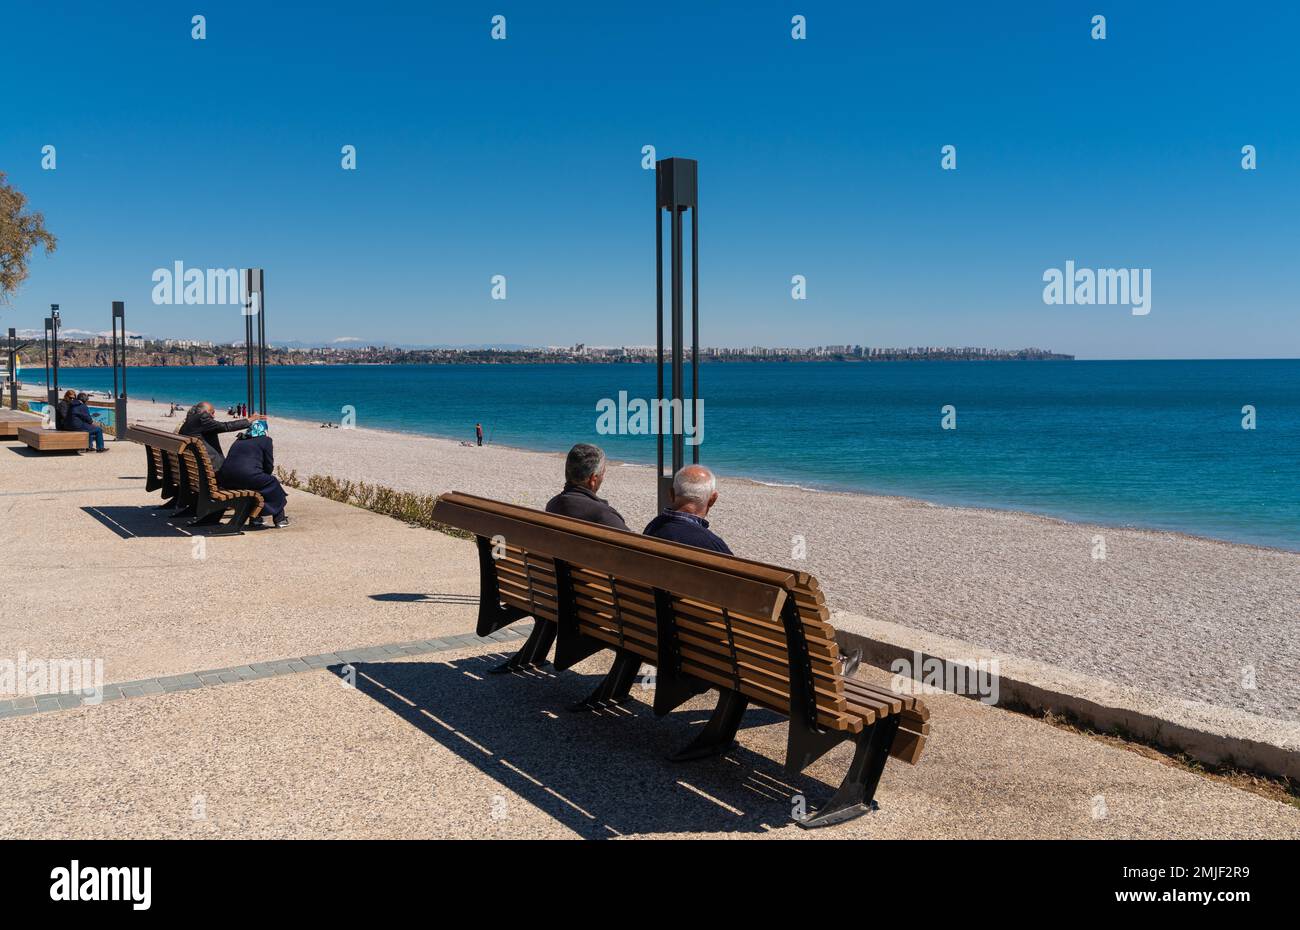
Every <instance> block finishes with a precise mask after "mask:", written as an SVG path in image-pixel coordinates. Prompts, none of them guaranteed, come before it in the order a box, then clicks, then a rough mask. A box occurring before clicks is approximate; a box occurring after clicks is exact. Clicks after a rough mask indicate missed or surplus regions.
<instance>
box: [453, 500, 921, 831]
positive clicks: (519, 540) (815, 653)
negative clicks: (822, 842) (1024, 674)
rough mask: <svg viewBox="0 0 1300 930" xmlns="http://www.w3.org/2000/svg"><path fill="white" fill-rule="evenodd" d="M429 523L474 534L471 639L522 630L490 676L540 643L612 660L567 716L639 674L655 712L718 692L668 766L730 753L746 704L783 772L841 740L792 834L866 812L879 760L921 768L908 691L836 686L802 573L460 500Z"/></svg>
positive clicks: (534, 653) (916, 709)
mask: <svg viewBox="0 0 1300 930" xmlns="http://www.w3.org/2000/svg"><path fill="white" fill-rule="evenodd" d="M433 519H435V520H438V521H440V522H442V523H446V524H449V525H451V526H455V527H459V528H460V529H463V530H467V531H468V532H470V533H473V534H474V535H475V537H476V538H477V541H478V553H479V582H480V594H479V618H478V634H479V635H480V636H486V635H488V634H490V633H492V632H494V631H495V630H498V629H500V628H502V627H504V626H506V625H508V624H510V623H514V622H516V621H517V620H520V619H522V618H524V617H530V616H531V617H532V618H533V621H534V623H533V631H532V634H531V635H530V636H529V637H528V640H527V641H526V642H525V643H524V645H523V647H522V648H521V649H520V650H519V652H518V653H516V655H515V656H513V657H512V658H511V659H509V660H508V661H507V662H505V663H504V664H503V665H502V666H500V668H498V669H497V671H500V672H509V671H513V670H516V669H520V668H524V667H527V666H537V665H540V664H542V663H543V662H545V660H546V656H547V654H548V652H549V651H550V648H551V645H552V644H554V645H555V660H554V665H555V667H556V668H557V669H561V670H563V669H567V668H569V667H571V666H573V665H574V664H576V663H577V662H580V661H582V660H583V659H585V658H587V657H588V656H591V655H592V654H594V653H595V652H598V651H600V650H602V649H610V650H613V652H614V655H615V658H614V663H613V666H612V667H611V669H610V671H609V673H608V674H607V675H606V676H605V679H604V680H603V681H602V682H601V684H600V685H599V686H598V687H597V688H596V690H595V691H594V692H592V694H591V695H590V696H589V697H588V698H587V699H586V700H584V701H581V702H579V703H578V704H576V705H574V706H573V707H572V708H571V709H574V710H578V709H584V708H597V707H601V706H603V705H608V704H617V703H619V702H621V701H623V700H625V699H627V697H628V694H629V692H630V689H631V687H632V684H633V682H634V681H635V680H636V676H637V673H638V671H639V669H640V667H641V665H642V664H643V663H645V664H649V665H653V666H655V668H656V675H655V692H654V713H655V715H656V716H662V715H664V714H667V713H669V712H670V711H672V710H674V709H675V708H677V707H679V706H681V705H682V704H683V703H684V702H686V701H688V700H690V699H691V698H692V697H694V696H696V695H698V694H701V693H703V692H705V691H708V690H711V689H712V690H717V691H718V692H719V698H718V703H717V706H716V708H715V709H714V711H713V715H712V716H711V717H710V718H709V721H708V723H707V724H705V726H704V727H703V729H702V730H701V732H700V734H699V735H698V736H697V737H696V738H695V739H694V740H693V741H692V742H691V743H690V745H688V746H686V747H685V748H684V749H682V750H681V751H680V752H678V753H676V754H675V755H674V756H673V757H672V758H673V759H674V760H676V761H687V760H691V759H699V758H705V757H708V756H713V755H718V754H721V753H725V752H726V751H727V750H729V749H730V748H731V747H732V746H733V745H734V740H735V735H736V732H737V730H738V728H739V726H740V720H741V716H742V715H743V713H744V711H745V709H746V708H747V707H748V705H749V704H751V703H752V704H754V705H756V706H759V707H764V708H767V709H769V710H772V711H775V712H777V713H779V714H782V715H784V716H786V717H787V718H789V729H788V736H787V744H786V762H785V765H786V769H787V771H789V772H791V773H792V774H797V773H798V772H801V771H803V770H804V769H805V768H807V767H808V766H809V765H811V764H812V763H813V762H814V761H816V760H817V759H818V758H820V757H821V756H822V755H824V754H825V753H826V752H828V751H829V750H831V749H832V748H834V747H835V746H837V745H839V744H840V743H842V742H845V741H851V742H853V743H854V745H855V751H854V755H853V761H852V762H851V763H850V765H849V770H848V773H847V774H846V775H845V777H844V781H843V783H842V784H841V785H840V787H839V789H838V790H837V791H836V793H835V795H834V796H833V797H832V798H831V799H830V800H829V801H828V802H827V803H826V804H824V805H823V806H822V807H821V808H820V809H819V810H818V811H817V813H816V814H815V815H811V816H809V817H807V818H806V819H804V820H801V821H799V823H800V824H801V825H802V826H805V827H819V826H828V825H830V824H834V823H840V822H843V821H845V820H849V819H852V818H854V817H857V816H860V815H861V814H863V813H866V812H867V811H868V810H871V809H872V808H873V807H874V806H875V800H874V796H875V790H876V786H877V784H878V782H879V779H880V775H881V772H882V771H883V769H884V766H885V761H886V759H887V758H888V757H889V756H893V757H895V758H898V759H902V760H903V761H905V762H909V763H912V764H915V763H916V762H917V761H918V760H919V758H920V756H921V752H922V750H923V749H924V747H925V741H926V738H927V736H928V734H929V729H930V725H929V723H928V718H929V711H928V710H927V709H926V708H925V705H924V704H923V703H922V702H921V701H920V700H918V699H917V698H916V697H915V696H913V695H902V694H895V693H893V692H892V691H891V690H890V689H889V688H887V687H883V686H880V685H875V684H870V683H867V682H864V681H859V680H856V679H845V678H844V677H843V675H841V673H840V668H841V663H840V655H839V648H838V646H837V645H836V642H835V630H834V629H833V628H832V627H831V625H830V623H829V622H828V619H829V617H830V611H829V609H828V608H827V607H826V603H825V599H824V597H823V595H822V593H821V591H820V589H819V587H818V584H817V580H816V579H815V578H813V577H812V576H811V575H809V574H807V573H805V572H796V571H793V570H790V569H785V568H779V567H777V566H773V565H766V564H764V563H761V562H754V561H751V560H748V559H741V558H737V557H734V556H726V555H722V554H720V553H715V552H710V551H707V550H703V549H696V548H695V547H692V546H684V545H680V544H677V543H671V542H667V541H664V540H658V539H652V538H649V537H645V536H639V535H637V534H635V533H628V532H624V531H621V530H614V529H609V528H607V527H603V526H600V525H598V524H594V523H587V522H585V521H582V520H574V519H570V518H568V517H560V516H556V515H554V514H547V513H543V512H541V511H537V510H532V509H529V508H526V507H517V506H514V505H511V504H504V503H501V502H499V501H493V500H489V499H487V498H482V497H474V496H472V495H468V494H457V493H449V494H444V495H442V496H440V497H439V498H438V500H437V502H436V503H435V505H434V510H433Z"/></svg>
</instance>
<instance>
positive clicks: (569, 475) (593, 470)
mask: <svg viewBox="0 0 1300 930" xmlns="http://www.w3.org/2000/svg"><path fill="white" fill-rule="evenodd" d="M564 480H565V481H567V482H568V483H569V484H573V485H577V486H578V487H580V488H586V489H587V490H588V491H592V492H595V491H599V490H600V485H601V482H602V481H604V480H605V453H604V451H603V450H602V449H601V448H600V446H593V445H592V444H591V443H589V442H580V443H578V444H577V445H576V446H574V447H573V448H572V449H570V450H569V455H568V457H567V458H565V460H564Z"/></svg>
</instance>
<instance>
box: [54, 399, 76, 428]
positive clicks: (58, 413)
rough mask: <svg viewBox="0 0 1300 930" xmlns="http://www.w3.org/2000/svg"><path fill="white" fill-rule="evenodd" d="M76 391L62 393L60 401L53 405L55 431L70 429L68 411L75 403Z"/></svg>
mask: <svg viewBox="0 0 1300 930" xmlns="http://www.w3.org/2000/svg"><path fill="white" fill-rule="evenodd" d="M76 399H77V392H76V391H71V390H69V391H64V392H63V397H62V399H60V400H59V402H58V403H57V404H55V405H54V428H55V429H72V427H70V426H68V411H69V410H70V409H71V408H72V405H73V403H75V402H76Z"/></svg>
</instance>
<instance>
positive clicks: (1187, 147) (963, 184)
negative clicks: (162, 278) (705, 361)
mask: <svg viewBox="0 0 1300 930" xmlns="http://www.w3.org/2000/svg"><path fill="white" fill-rule="evenodd" d="M197 12H201V13H203V14H204V15H205V16H206V17H207V38H206V39H205V40H203V41H195V40H193V39H191V37H190V31H191V24H190V17H191V16H192V15H193V14H194V13H197ZM496 13H501V14H504V15H505V16H506V17H507V30H508V31H507V35H508V38H507V39H506V40H505V41H493V40H492V39H491V38H490V36H489V30H490V20H491V17H492V16H493V14H496ZM795 13H801V14H803V15H805V16H806V17H807V23H808V38H807V40H805V41H793V40H792V39H791V37H790V18H791V16H792V15H793V14H795ZM1096 13H1102V14H1104V15H1106V17H1107V38H1106V39H1105V41H1094V40H1092V39H1091V38H1090V30H1091V24H1090V20H1091V17H1092V16H1093V14H1096ZM3 20H4V29H5V32H6V33H7V34H8V36H9V37H10V41H9V42H8V43H7V44H6V45H7V48H6V53H7V56H8V58H7V61H6V72H7V74H8V75H9V78H8V80H7V81H6V84H7V86H8V88H9V90H8V91H7V92H6V95H5V96H6V99H5V103H4V107H5V111H6V112H5V118H4V120H3V122H2V123H0V170H3V171H5V172H6V173H7V174H8V175H9V179H10V181H11V182H13V183H15V184H16V185H17V186H18V187H19V188H20V189H22V190H23V191H25V192H26V193H27V194H28V195H29V196H30V198H31V200H32V202H33V205H34V206H35V207H36V208H37V209H41V210H43V211H44V212H45V215H46V219H47V222H48V224H49V226H50V228H51V230H52V231H53V232H54V233H55V234H56V235H58V236H59V238H60V247H59V250H58V252H57V253H56V254H55V255H53V256H52V257H50V258H46V257H44V256H41V255H38V256H37V257H36V258H35V259H34V262H33V272H32V275H31V278H30V279H29V281H28V283H27V284H26V285H25V287H24V288H23V289H22V290H21V291H20V292H19V294H18V296H17V298H16V299H15V301H14V303H13V306H12V307H10V308H5V309H3V310H0V321H3V324H4V325H6V326H9V325H16V326H20V327H39V326H40V320H41V319H42V318H43V317H44V316H45V314H46V312H47V310H48V305H49V304H50V303H51V302H57V303H60V304H61V305H62V308H63V317H64V320H65V326H67V327H69V328H81V329H89V330H106V329H107V328H108V322H109V305H110V301H112V300H115V299H120V300H125V301H126V302H127V313H128V320H129V325H130V328H131V329H132V330H133V331H137V332H144V333H148V334H149V335H151V336H156V337H164V336H177V337H189V338H204V339H214V340H229V339H236V338H239V336H240V335H241V333H242V324H241V320H240V318H239V316H238V315H237V313H236V312H233V311H232V310H230V309H229V308H225V307H217V308H214V307H206V306H155V305H154V304H153V303H152V300H151V292H152V288H153V282H152V280H151V275H152V273H153V271H154V269H156V268H160V267H171V266H172V264H173V263H174V262H176V261H182V262H184V263H185V264H186V265H187V266H190V267H200V268H220V267H237V266H249V265H255V266H262V267H264V268H266V274H267V285H266V286H267V313H268V316H267V321H268V330H269V335H270V337H271V338H272V339H275V340H292V339H298V340H304V341H311V342H318V341H319V342H326V341H329V340H332V339H338V338H342V337H360V338H362V339H364V340H365V341H367V342H370V341H373V342H385V341H386V342H390V343H399V342H400V343H452V344H459V343H480V342H510V343H526V344H569V343H572V342H577V341H585V342H588V343H591V344H620V343H626V344H645V343H649V342H652V341H653V339H654V328H653V323H654V317H653V306H654V303H653V302H654V264H653V263H654V252H653V248H654V236H653V216H652V203H653V196H654V193H653V192H654V186H653V173H652V172H649V171H644V170H642V169H641V165H640V162H641V147H642V146H643V145H646V144H653V145H655V146H656V150H657V153H658V155H659V156H660V157H667V156H671V155H681V156H686V157H693V158H697V159H699V161H700V188H701V200H702V203H701V214H700V223H701V252H700V254H701V263H702V267H701V280H700V286H701V304H702V339H703V341H704V342H705V343H707V344H712V345H750V344H760V345H816V344H823V343H843V342H852V343H861V344H867V345H917V344H941V345H949V344H955V345H988V346H1001V347H1019V346H1025V345H1036V346H1042V347H1048V348H1054V349H1056V350H1058V351H1065V352H1073V353H1076V354H1078V355H1079V356H1080V357H1088V358H1171V357H1172V358H1177V357H1259V356H1270V357H1294V356H1297V355H1300V314H1297V312H1296V310H1297V306H1296V305H1297V298H1296V286H1295V269H1296V267H1297V261H1296V259H1297V249H1298V248H1300V213H1298V211H1297V207H1298V206H1300V196H1298V195H1300V102H1297V101H1298V98H1297V93H1296V89H1297V87H1300V80H1298V79H1300V73H1298V72H1300V65H1298V64H1297V62H1298V61H1300V56H1297V55H1296V54H1295V53H1294V47H1293V44H1294V36H1295V35H1296V34H1297V31H1298V29H1300V12H1297V9H1296V8H1295V7H1293V6H1282V5H1274V6H1271V8H1270V9H1268V10H1267V11H1265V10H1264V9H1263V8H1257V7H1253V6H1249V5H1235V6H1223V5H1221V4H1213V5H1211V4H1196V3H1177V4H1175V3H1150V2H1144V3H1120V2H1102V3H1097V2H1092V3H1088V4H1082V3H1074V2H1068V0H1053V2H1037V3H1028V2H1026V3H1004V4H997V3H994V4H970V3H933V4H880V3H860V4H827V3H805V2H802V0H800V2H797V3H796V2H791V3H784V4H779V5H773V4H769V3H753V2H751V3H734V4H732V3H712V2H710V3H701V2H699V0H696V2H694V3H690V2H683V3H678V2H659V3H654V4H607V3H601V4H596V3H582V2H568V3H563V4H543V3H537V2H519V0H507V2H496V0H494V2H491V3H477V2H459V3H454V4H438V3H419V4H414V3H412V4H406V3H389V2H373V3H369V4H356V3H346V4H339V3H330V2H323V3H311V4H288V3H276V4H265V3H257V4H245V3H233V2H219V3H207V2H202V3H190V4H185V5H182V4H175V3H156V4H154V3H132V4H129V5H104V4H89V3H84V4H82V3H78V4H62V3H60V4H39V5H38V4H17V3H15V2H13V0H8V2H6V9H5V10H4V14H3ZM18 75H23V76H24V77H23V78H22V79H21V80H19V79H18V78H17V76H18ZM47 144H52V145H55V146H56V149H57V159H58V161H57V165H58V166H57V169H56V170H53V171H48V170H42V168H41V149H42V146H44V145H47ZM345 144H351V145H355V146H356V147H357V166H358V167H357V170H356V171H344V170H342V169H341V168H340V159H341V155H340V149H341V147H342V146H343V145H345ZM947 144H951V145H955V146H956V147H957V170H956V171H943V170H940V167H939V162H940V148H941V147H942V146H944V145H947ZM1246 144H1251V145H1254V146H1256V147H1257V151H1258V159H1259V168H1258V170H1256V171H1243V170H1242V169H1241V154H1240V150H1241V147H1242V146H1243V145H1246ZM1067 260H1073V261H1074V262H1075V263H1076V264H1077V265H1078V266H1079V267H1087V268H1110V267H1135V268H1150V269H1151V274H1152V292H1153V293H1152V305H1151V313H1150V314H1149V315H1147V316H1134V315H1132V314H1131V313H1130V312H1129V310H1128V309H1127V308H1125V307H1116V306H1048V305H1046V304H1044V303H1043V300H1042V292H1043V286H1044V285H1043V282H1042V276H1043V273H1044V271H1045V270H1047V269H1048V268H1061V267H1064V263H1065V262H1066V261H1067ZM495 274H503V275H506V277H507V281H508V299H507V300H505V301H493V300H491V298H490V281H491V278H492V276H493V275H495ZM794 274H802V275H805V276H806V278H807V281H808V299H807V300H806V301H804V302H795V301H793V300H791V298H790V278H791V276H792V275H794Z"/></svg>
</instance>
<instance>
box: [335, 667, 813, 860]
mask: <svg viewBox="0 0 1300 930" xmlns="http://www.w3.org/2000/svg"><path fill="white" fill-rule="evenodd" d="M502 659H503V656H501V655H483V656H475V657H471V658H468V659H458V660H455V661H447V662H360V663H354V664H353V665H352V668H354V669H355V681H356V687H357V690H358V691H360V692H361V693H363V694H366V695H368V696H369V697H371V698H373V699H374V700H375V701H377V702H378V703H379V704H381V705H382V706H384V707H385V708H387V709H388V710H390V711H392V712H393V713H394V714H396V715H397V716H399V717H400V718H402V720H404V721H405V722H407V723H409V724H410V725H411V726H413V727H415V728H416V729H418V730H419V731H420V732H422V733H424V734H425V735H426V736H428V737H429V738H430V739H432V740H434V741H435V742H437V743H438V744H439V745H440V746H442V747H444V748H445V749H448V750H450V751H451V752H454V753H455V754H456V755H457V756H459V757H460V758H461V759H463V760H465V761H466V762H469V763H471V764H472V765H474V766H475V767H476V768H477V769H479V771H481V772H483V773H484V774H486V775H488V776H489V777H491V778H492V779H494V780H495V781H497V782H499V783H500V784H501V785H503V786H504V787H506V788H508V789H510V790H511V791H513V792H515V793H516V794H518V795H519V796H520V797H521V798H523V799H524V800H525V801H526V802H527V803H528V804H531V805H533V806H534V807H536V808H538V809H539V810H541V811H543V812H544V813H546V814H548V815H549V816H551V817H553V818H554V819H555V820H557V821H559V822H560V823H562V824H564V825H565V826H566V827H568V828H570V829H571V830H573V831H574V832H575V833H577V834H579V835H580V836H582V837H584V838H587V839H611V838H615V837H620V836H629V835H654V834H673V833H761V832H766V831H768V830H770V829H773V828H778V827H783V826H788V825H789V824H790V822H791V819H792V813H793V802H792V797H793V796H794V795H796V794H802V795H803V796H804V797H806V798H809V799H816V800H818V801H820V800H821V799H822V798H824V797H826V796H828V795H829V794H830V793H831V791H832V790H833V786H830V785H827V784H825V783H824V782H821V781H819V780H817V779H815V778H811V777H809V776H807V775H806V774H804V775H798V776H791V775H787V774H786V773H785V771H784V768H783V766H782V765H781V763H780V762H778V761H777V760H775V759H771V758H768V757H767V756H764V755H760V754H758V753H755V752H753V751H751V750H749V749H747V748H745V746H744V742H745V740H744V738H743V737H742V739H741V744H740V745H739V746H737V747H735V748H733V749H732V750H731V751H730V752H729V753H727V754H726V755H725V756H723V757H718V758H713V759H706V760H701V761H696V762H688V763H673V762H670V761H668V759H667V756H668V754H669V753H671V752H673V751H675V750H677V749H680V748H682V747H683V746H684V745H685V744H686V743H688V742H689V741H690V740H691V738H692V737H693V736H694V734H695V733H696V732H698V728H699V727H700V726H702V725H703V723H704V721H705V720H706V719H707V717H708V715H709V711H708V710H682V711H677V712H674V713H673V714H670V715H669V716H667V717H663V718H656V717H655V716H654V714H653V713H652V712H651V709H650V706H649V704H648V703H644V702H643V700H642V699H640V698H639V699H638V700H635V701H631V702H629V703H628V705H627V707H626V708H619V709H617V710H613V711H604V712H599V713H596V712H581V713H573V712H570V711H568V710H567V709H566V708H567V706H568V705H569V704H572V703H574V702H576V701H579V700H581V699H582V698H584V697H585V696H586V695H587V694H588V693H590V692H591V690H592V689H593V688H594V687H595V685H596V683H597V682H598V681H599V678H600V676H596V675H579V674H576V673H573V672H564V673H561V674H560V675H558V676H557V675H554V674H551V673H549V672H533V673H519V674H507V675H491V674H488V672H489V670H490V669H492V668H493V667H495V666H496V665H498V664H499V663H500V662H501V661H502ZM341 669H342V667H341V666H334V667H332V668H331V669H330V670H331V671H332V672H333V673H334V674H341ZM638 690H639V689H636V688H634V694H636V693H637V691H638ZM784 720H785V718H783V717H781V716H780V715H778V714H775V713H772V712H770V711H767V710H761V709H758V710H755V709H751V710H750V711H749V712H748V713H746V714H745V718H744V724H743V725H744V726H745V727H751V728H752V727H759V726H765V725H768V724H773V723H781V724H784ZM750 741H751V742H752V741H753V740H752V738H751V740H750ZM784 743H785V735H784V731H782V732H781V736H780V744H781V746H782V749H784ZM810 803H811V802H810ZM485 816H487V814H486V813H485Z"/></svg>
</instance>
